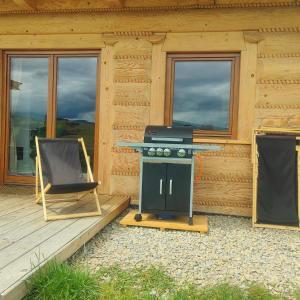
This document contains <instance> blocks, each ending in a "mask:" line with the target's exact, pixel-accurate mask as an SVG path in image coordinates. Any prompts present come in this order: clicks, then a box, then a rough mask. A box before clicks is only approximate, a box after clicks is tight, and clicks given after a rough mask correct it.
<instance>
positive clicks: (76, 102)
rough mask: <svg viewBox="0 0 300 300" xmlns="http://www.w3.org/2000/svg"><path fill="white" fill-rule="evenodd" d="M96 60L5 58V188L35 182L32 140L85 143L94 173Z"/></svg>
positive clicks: (63, 55) (64, 55)
mask: <svg viewBox="0 0 300 300" xmlns="http://www.w3.org/2000/svg"><path fill="white" fill-rule="evenodd" d="M98 60H99V54H98V53H80V54H76V53H73V52H72V53H61V54H60V53H55V52H53V53H41V54H26V55H25V54H8V55H7V60H6V61H7V74H8V80H7V86H6V90H7V91H6V95H7V101H6V124H7V125H6V130H5V140H6V143H5V151H4V153H5V162H4V170H3V171H4V180H5V181H6V182H16V183H17V182H21V183H31V182H33V176H34V175H35V155H36V152H35V142H34V138H35V136H39V137H60V138H74V137H75V138H77V137H83V138H84V140H85V143H86V146H87V151H88V154H89V156H90V157H91V164H92V167H94V169H96V168H95V165H94V162H95V159H94V157H95V155H96V150H97V147H96V146H95V144H96V143H95V142H96V140H97V139H95V130H96V106H97V105H96V103H97V101H96V100H97V95H98V92H97V78H98V74H97V73H98V66H99V62H98Z"/></svg>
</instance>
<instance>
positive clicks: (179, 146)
mask: <svg viewBox="0 0 300 300" xmlns="http://www.w3.org/2000/svg"><path fill="white" fill-rule="evenodd" d="M117 146H119V147H128V148H132V149H135V150H137V151H140V152H141V151H143V148H151V147H161V148H169V149H182V148H184V149H191V150H193V151H194V152H202V151H218V150H223V149H224V147H222V146H213V145H194V144H163V143H131V142H117Z"/></svg>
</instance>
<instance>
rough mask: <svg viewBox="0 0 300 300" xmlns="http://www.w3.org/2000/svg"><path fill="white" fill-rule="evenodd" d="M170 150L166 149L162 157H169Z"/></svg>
mask: <svg viewBox="0 0 300 300" xmlns="http://www.w3.org/2000/svg"><path fill="white" fill-rule="evenodd" d="M171 153H172V152H171V150H170V149H169V148H166V149H165V150H164V156H166V157H168V156H170V155H171Z"/></svg>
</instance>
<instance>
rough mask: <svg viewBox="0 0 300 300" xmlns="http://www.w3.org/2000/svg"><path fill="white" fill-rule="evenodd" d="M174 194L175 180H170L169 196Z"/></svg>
mask: <svg viewBox="0 0 300 300" xmlns="http://www.w3.org/2000/svg"><path fill="white" fill-rule="evenodd" d="M172 193H173V179H170V184H169V195H172Z"/></svg>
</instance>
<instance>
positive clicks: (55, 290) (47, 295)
mask: <svg viewBox="0 0 300 300" xmlns="http://www.w3.org/2000/svg"><path fill="white" fill-rule="evenodd" d="M28 287H29V291H30V292H29V294H28V295H27V296H26V297H25V299H26V300H38V299H40V300H57V299H61V300H73V299H74V300H75V299H83V300H94V299H95V300H96V299H97V300H140V299H142V300H279V299H284V298H282V297H278V296H275V295H272V294H271V293H270V292H269V291H268V290H267V289H265V288H264V287H263V286H260V285H251V286H249V287H248V288H245V289H242V288H240V287H239V286H236V285H231V284H228V283H222V284H218V285H215V286H209V287H206V288H202V289H200V288H197V287H196V286H194V285H191V284H183V285H178V284H176V282H175V280H174V279H173V278H172V277H170V276H168V275H167V274H166V273H165V272H163V271H162V270H160V269H158V268H155V267H150V268H147V269H145V268H135V269H130V270H122V269H121V268H119V267H112V268H102V269H100V270H99V271H97V272H95V273H92V272H89V271H87V270H83V269H81V268H79V267H76V266H75V267H74V266H70V265H68V264H66V263H63V264H59V263H55V262H53V263H50V264H48V265H47V266H46V267H44V268H43V269H41V270H40V271H38V272H37V273H36V274H35V275H34V276H33V277H32V278H31V279H30V281H29V282H28ZM295 297H296V299H297V300H300V290H298V291H296V292H295Z"/></svg>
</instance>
